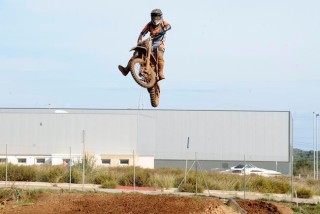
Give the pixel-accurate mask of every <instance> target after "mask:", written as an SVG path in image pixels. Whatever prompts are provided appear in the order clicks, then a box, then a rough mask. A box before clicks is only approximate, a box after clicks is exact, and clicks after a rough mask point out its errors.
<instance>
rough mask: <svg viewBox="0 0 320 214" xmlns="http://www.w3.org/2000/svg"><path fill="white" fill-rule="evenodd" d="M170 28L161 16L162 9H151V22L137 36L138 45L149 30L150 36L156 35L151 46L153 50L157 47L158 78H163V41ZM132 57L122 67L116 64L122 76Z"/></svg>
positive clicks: (128, 69)
mask: <svg viewBox="0 0 320 214" xmlns="http://www.w3.org/2000/svg"><path fill="white" fill-rule="evenodd" d="M170 29H171V25H170V24H169V23H168V22H166V21H164V20H163V18H162V11H161V10H160V9H154V10H152V11H151V22H149V23H148V24H147V25H146V26H145V27H144V28H143V29H142V31H141V33H140V35H139V37H138V45H139V44H141V43H142V38H143V37H144V36H145V35H146V34H147V33H148V32H150V35H151V36H152V37H156V38H155V39H154V40H153V41H152V47H153V49H154V50H155V48H157V47H158V68H159V80H162V79H164V78H165V77H164V74H163V68H164V59H163V54H164V50H165V47H164V41H165V34H166V32H167V31H168V30H170ZM132 59H133V58H131V59H130V60H129V62H128V64H127V66H126V67H123V66H121V65H119V66H118V68H119V70H120V71H121V73H122V74H123V75H124V76H127V74H128V73H129V71H130V64H131V61H132Z"/></svg>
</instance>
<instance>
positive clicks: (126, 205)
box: [0, 193, 287, 214]
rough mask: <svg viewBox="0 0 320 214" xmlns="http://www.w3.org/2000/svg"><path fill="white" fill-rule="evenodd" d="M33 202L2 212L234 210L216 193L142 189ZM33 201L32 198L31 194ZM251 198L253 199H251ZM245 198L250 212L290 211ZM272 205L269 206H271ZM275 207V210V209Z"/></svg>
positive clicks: (216, 213) (226, 213) (228, 213)
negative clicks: (141, 191)
mask: <svg viewBox="0 0 320 214" xmlns="http://www.w3.org/2000/svg"><path fill="white" fill-rule="evenodd" d="M31 200H32V201H33V202H34V203H33V204H26V203H25V202H26V201H25V202H23V201H22V199H21V202H20V203H19V204H17V203H15V202H14V201H9V202H8V203H5V204H4V205H2V207H0V213H6V214H9V213H10V214H15V213H26V214H28V213H30V214H38V213H39V214H40V213H46V214H51V213H52V214H53V213H69V214H71V213H90V214H94V213H126V214H135V213H137V214H138V213H139V214H140V213H170V214H180V213H181V214H182V213H184V214H185V213H193V214H198V213H199V214H201V213H202V214H234V213H236V212H234V211H233V210H232V209H231V208H230V207H228V206H226V205H225V204H224V202H223V201H222V200H220V199H218V198H212V197H186V196H184V197H182V196H176V195H145V194H138V193H130V194H128V193H118V194H111V193H60V194H57V193H56V194H53V193H46V194H41V195H38V196H33V197H32V198H31ZM29 201H30V198H29ZM249 202H250V201H249ZM251 202H252V203H251V204H250V205H248V203H246V202H243V203H242V204H243V206H248V207H250V212H248V213H253V212H251V211H254V213H255V214H257V213H259V214H260V213H281V214H284V213H287V212H280V211H278V212H277V211H276V210H277V209H276V208H274V207H276V206H273V205H272V204H270V203H266V202H265V204H264V203H260V202H257V201H251ZM270 207H271V208H272V209H269V208H270ZM273 211H275V212H273Z"/></svg>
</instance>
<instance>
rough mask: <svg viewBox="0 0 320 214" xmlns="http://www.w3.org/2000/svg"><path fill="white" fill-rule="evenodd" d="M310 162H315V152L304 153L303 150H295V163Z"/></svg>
mask: <svg viewBox="0 0 320 214" xmlns="http://www.w3.org/2000/svg"><path fill="white" fill-rule="evenodd" d="M299 160H309V161H312V162H313V151H304V150H301V149H293V161H294V162H297V161H299Z"/></svg>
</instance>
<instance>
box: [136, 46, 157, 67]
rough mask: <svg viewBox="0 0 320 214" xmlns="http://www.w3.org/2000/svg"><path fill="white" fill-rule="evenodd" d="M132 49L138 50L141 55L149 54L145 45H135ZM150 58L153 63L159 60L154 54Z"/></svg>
mask: <svg viewBox="0 0 320 214" xmlns="http://www.w3.org/2000/svg"><path fill="white" fill-rule="evenodd" d="M130 51H136V52H138V53H139V55H140V54H141V55H145V56H146V55H147V48H146V47H143V46H135V47H133V48H131V49H130ZM150 58H151V63H152V64H157V60H156V58H155V57H154V55H153V54H151V57H150Z"/></svg>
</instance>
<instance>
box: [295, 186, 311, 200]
mask: <svg viewBox="0 0 320 214" xmlns="http://www.w3.org/2000/svg"><path fill="white" fill-rule="evenodd" d="M297 197H298V198H311V197H312V192H311V190H309V189H307V188H304V187H302V188H299V189H298V190H297Z"/></svg>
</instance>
